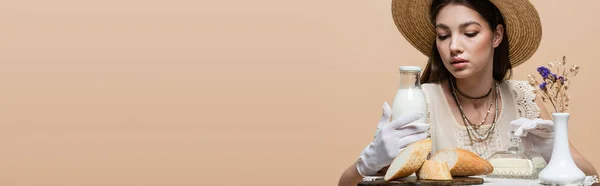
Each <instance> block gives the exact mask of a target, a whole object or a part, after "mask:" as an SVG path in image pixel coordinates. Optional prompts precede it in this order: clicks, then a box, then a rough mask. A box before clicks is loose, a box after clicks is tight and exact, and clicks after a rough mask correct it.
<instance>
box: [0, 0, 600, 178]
mask: <svg viewBox="0 0 600 186" xmlns="http://www.w3.org/2000/svg"><path fill="white" fill-rule="evenodd" d="M532 2H533V3H534V4H535V6H537V7H538V8H539V13H540V15H541V17H542V22H543V28H544V38H543V41H542V43H541V46H540V48H539V51H538V52H537V54H536V55H535V56H534V57H533V58H531V60H530V61H529V62H528V63H526V64H525V65H522V66H519V67H518V68H517V69H515V79H523V78H525V76H526V74H527V73H535V67H536V66H538V65H542V64H545V63H547V62H549V61H550V60H554V59H560V58H561V57H562V55H563V54H566V55H568V57H569V60H570V63H572V64H575V63H576V64H579V65H580V66H581V67H582V70H581V72H580V74H579V76H578V77H576V78H575V81H574V83H573V85H572V89H571V90H572V92H571V94H572V102H571V105H572V106H571V110H570V112H571V113H572V119H571V125H570V126H569V127H570V128H569V129H570V131H569V134H570V137H571V138H570V139H571V142H572V143H574V144H575V145H576V146H577V147H578V148H579V150H580V151H581V153H583V154H584V156H585V157H587V158H588V159H589V160H590V161H591V162H592V163H593V164H594V165H595V166H596V167H597V168H600V150H598V149H597V147H598V139H597V137H596V136H595V135H598V131H599V130H600V125H599V124H598V123H597V122H596V117H594V116H597V109H596V108H595V107H594V106H596V105H598V104H600V100H598V99H597V98H596V96H597V95H598V92H597V91H598V88H596V86H597V83H596V82H595V79H593V78H597V74H598V73H597V72H596V71H597V69H599V68H600V63H598V59H597V54H598V51H597V46H596V44H597V43H598V42H600V35H599V34H598V32H599V31H600V25H599V24H597V23H596V21H597V20H596V19H594V18H595V17H597V15H596V14H595V13H597V9H596V7H598V6H600V1H594V0H582V1H559V0H534V1H532ZM0 25H1V29H0V185H144V186H150V185H335V184H337V181H338V178H339V176H340V175H341V173H342V171H343V170H344V169H346V168H347V166H349V165H350V164H351V163H352V162H353V161H354V160H355V159H356V157H357V156H358V154H359V153H360V151H361V150H362V149H363V147H364V146H365V145H367V144H368V143H369V141H370V140H371V139H372V137H373V133H374V129H375V126H376V124H377V121H378V119H379V116H380V112H381V105H382V103H383V102H384V101H391V100H392V98H393V96H394V94H395V91H396V86H397V78H398V71H397V69H398V67H399V66H400V65H423V64H424V63H423V62H424V61H425V60H426V59H425V57H424V56H422V55H421V54H420V53H418V52H417V50H415V49H413V48H412V47H411V46H410V45H409V44H408V43H407V42H406V41H405V40H404V39H403V38H402V36H401V35H400V33H399V32H398V31H397V29H396V28H395V26H394V24H393V21H392V18H391V12H390V0H332V1H322V0H303V1H279V0H254V1H201V2H198V1H191V0H189V1H184V0H171V1H166V0H164V1H157V0H150V1H141V0H137V1H136V0H119V1H116V0H109V1H93V2H91V1H76V0H57V1H42V0H37V1H32V0H24V1H4V2H2V3H0Z"/></svg>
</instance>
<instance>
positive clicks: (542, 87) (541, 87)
mask: <svg viewBox="0 0 600 186" xmlns="http://www.w3.org/2000/svg"><path fill="white" fill-rule="evenodd" d="M540 89H542V90H546V82H543V83H542V84H540Z"/></svg>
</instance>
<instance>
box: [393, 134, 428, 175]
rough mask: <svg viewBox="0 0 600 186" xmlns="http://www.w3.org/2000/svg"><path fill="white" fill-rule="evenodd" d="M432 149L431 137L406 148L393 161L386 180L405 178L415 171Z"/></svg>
mask: <svg viewBox="0 0 600 186" xmlns="http://www.w3.org/2000/svg"><path fill="white" fill-rule="evenodd" d="M430 151H431V139H429V138H427V139H423V140H420V141H417V142H415V143H413V144H410V145H408V146H407V147H406V148H404V149H403V150H402V151H400V153H398V155H397V156H396V158H394V160H393V161H392V164H391V165H390V166H389V168H388V170H387V171H386V173H385V176H384V179H385V180H386V181H389V180H393V179H397V178H404V177H407V176H410V175H411V174H413V173H415V172H416V171H417V170H419V168H420V167H421V165H423V162H425V160H426V159H427V155H428V154H429V152H430Z"/></svg>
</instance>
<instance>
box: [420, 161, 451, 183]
mask: <svg viewBox="0 0 600 186" xmlns="http://www.w3.org/2000/svg"><path fill="white" fill-rule="evenodd" d="M417 175H418V177H419V179H423V180H452V175H451V174H450V170H449V169H448V163H446V162H445V161H434V160H425V162H424V163H423V165H422V166H421V169H419V171H418V172H417Z"/></svg>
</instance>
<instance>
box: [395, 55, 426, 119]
mask: <svg viewBox="0 0 600 186" xmlns="http://www.w3.org/2000/svg"><path fill="white" fill-rule="evenodd" d="M420 74H421V68H420V67H418V66H401V67H400V86H399V87H398V92H397V93H396V96H395V97H394V101H393V102H392V120H394V119H397V118H398V117H400V116H403V115H406V114H411V113H416V112H420V113H423V114H426V112H427V108H426V104H425V96H424V94H423V90H421V81H420V77H421V76H420ZM418 121H421V122H423V123H425V122H426V117H425V116H423V117H422V118H421V119H420V120H418Z"/></svg>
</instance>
